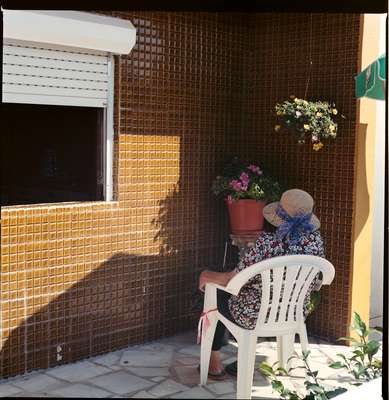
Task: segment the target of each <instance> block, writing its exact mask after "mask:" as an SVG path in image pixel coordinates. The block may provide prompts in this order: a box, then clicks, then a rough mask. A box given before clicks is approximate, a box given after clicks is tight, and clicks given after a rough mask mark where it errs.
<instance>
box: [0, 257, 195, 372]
mask: <svg viewBox="0 0 389 400" xmlns="http://www.w3.org/2000/svg"><path fill="white" fill-rule="evenodd" d="M175 257H176V256H175V255H163V256H161V255H157V256H135V255H131V254H126V253H117V254H115V255H114V256H113V257H111V258H109V259H108V260H107V261H105V262H104V263H102V264H101V265H100V266H99V267H98V268H96V270H94V271H92V272H90V273H89V274H88V275H86V276H85V277H84V278H83V279H81V280H80V281H79V282H78V283H77V284H75V285H73V286H72V287H70V288H69V289H68V290H66V291H65V292H64V293H63V294H61V295H59V296H58V297H57V298H56V299H55V300H53V301H51V302H50V303H49V304H48V305H47V306H44V307H43V308H41V309H39V311H37V312H35V313H34V315H32V316H31V317H29V318H28V319H26V320H25V321H24V322H23V323H22V324H21V325H19V326H18V327H17V328H16V329H14V330H12V331H11V332H10V335H9V337H8V339H7V340H6V342H5V343H4V345H3V347H2V350H1V357H0V359H1V367H2V374H1V375H2V377H8V376H12V375H17V374H21V373H24V372H27V371H31V370H33V369H38V368H48V367H53V366H56V365H60V364H64V363H68V362H72V361H76V360H80V359H82V358H85V357H90V356H94V355H98V354H102V353H104V352H107V351H112V350H114V349H117V348H122V347H125V346H128V344H129V343H131V344H137V343H142V342H144V341H145V338H147V340H152V339H153V338H159V337H161V336H167V335H171V334H174V333H176V332H177V331H178V330H180V331H185V330H187V329H192V328H193V326H194V323H195V321H196V320H197V318H198V313H197V312H193V313H188V310H189V309H191V305H190V304H189V303H190V301H191V298H190V293H191V290H192V288H193V282H192V280H191V279H188V274H186V273H185V270H184V269H182V270H181V271H179V270H177V271H174V272H173V273H167V272H166V271H167V268H168V266H169V264H172V265H176V264H177V260H175ZM161 302H162V304H161Z"/></svg>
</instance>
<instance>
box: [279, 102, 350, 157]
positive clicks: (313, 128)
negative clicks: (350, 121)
mask: <svg viewBox="0 0 389 400" xmlns="http://www.w3.org/2000/svg"><path fill="white" fill-rule="evenodd" d="M290 97H291V100H290V101H284V102H283V103H277V104H276V106H275V110H276V114H277V117H278V118H279V121H280V124H277V125H275V127H274V130H275V131H276V132H277V131H279V130H281V128H285V129H286V130H287V131H289V132H291V133H292V134H294V135H296V136H297V139H298V143H305V140H306V139H307V138H310V140H311V142H312V148H313V150H316V151H318V150H320V149H321V148H322V147H323V146H324V143H323V140H326V139H335V138H336V134H337V131H338V124H337V123H336V122H335V119H336V117H337V116H339V112H338V110H337V109H336V107H335V103H330V102H328V101H307V100H304V99H299V98H297V97H295V96H290ZM340 116H341V117H342V118H345V116H344V115H340Z"/></svg>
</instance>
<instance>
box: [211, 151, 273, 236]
mask: <svg viewBox="0 0 389 400" xmlns="http://www.w3.org/2000/svg"><path fill="white" fill-rule="evenodd" d="M212 191H213V192H214V193H215V194H216V195H217V196H219V195H221V196H223V197H224V199H225V201H226V203H227V207H228V212H229V217H230V227H231V233H232V234H235V235H254V234H258V233H259V232H260V231H261V230H262V228H263V214H262V210H263V207H264V206H265V205H266V204H267V202H270V201H277V200H279V198H280V196H281V188H280V185H279V183H278V182H277V181H276V180H274V179H273V178H272V177H271V176H270V175H269V174H268V173H265V172H264V171H263V170H262V168H261V167H260V166H258V165H257V164H256V163H244V162H241V161H240V160H239V159H238V157H233V159H232V160H231V161H230V162H229V163H227V165H226V166H225V168H224V171H223V176H217V177H216V179H215V180H214V182H213V184H212Z"/></svg>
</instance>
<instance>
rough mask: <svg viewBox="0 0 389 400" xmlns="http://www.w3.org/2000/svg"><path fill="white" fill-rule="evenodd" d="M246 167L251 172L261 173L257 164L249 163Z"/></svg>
mask: <svg viewBox="0 0 389 400" xmlns="http://www.w3.org/2000/svg"><path fill="white" fill-rule="evenodd" d="M247 169H248V170H250V171H251V172H254V173H255V174H257V175H262V170H261V168H259V167H258V166H257V165H249V166H248V167H247Z"/></svg>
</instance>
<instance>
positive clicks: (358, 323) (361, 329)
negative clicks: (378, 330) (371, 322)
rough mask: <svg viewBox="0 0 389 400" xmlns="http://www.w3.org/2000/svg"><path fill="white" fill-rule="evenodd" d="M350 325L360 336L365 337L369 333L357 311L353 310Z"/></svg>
mask: <svg viewBox="0 0 389 400" xmlns="http://www.w3.org/2000/svg"><path fill="white" fill-rule="evenodd" d="M351 327H352V329H353V330H355V332H356V333H357V335H358V336H360V337H363V338H365V337H367V336H368V335H369V329H367V326H366V324H365V323H364V322H363V321H362V319H361V316H360V315H359V314H358V313H357V312H354V320H353V324H352V326H351Z"/></svg>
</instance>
